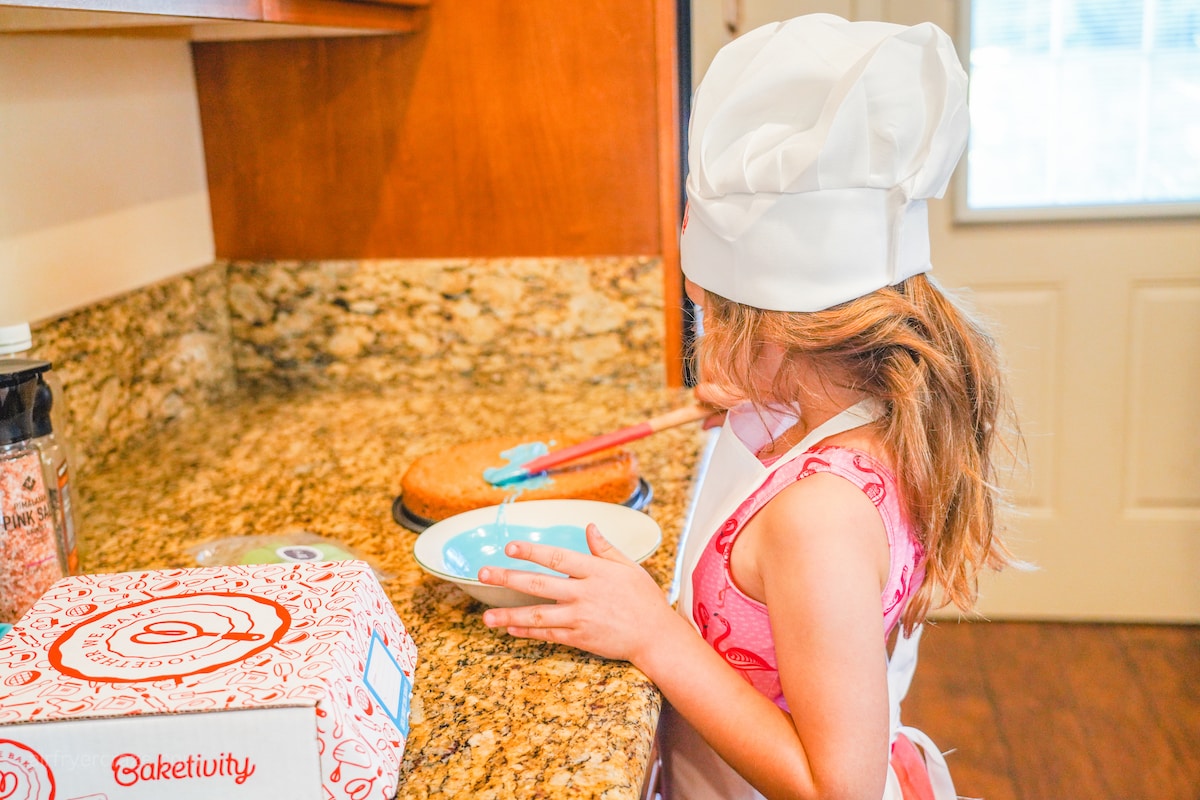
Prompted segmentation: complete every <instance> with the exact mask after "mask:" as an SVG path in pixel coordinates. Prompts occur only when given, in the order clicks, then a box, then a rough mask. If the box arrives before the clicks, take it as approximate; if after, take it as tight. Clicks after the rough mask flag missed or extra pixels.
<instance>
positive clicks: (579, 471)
mask: <svg viewBox="0 0 1200 800" xmlns="http://www.w3.org/2000/svg"><path fill="white" fill-rule="evenodd" d="M529 441H530V437H525V438H518V437H513V436H506V437H499V438H495V439H482V440H480V441H476V442H467V443H465V444H460V445H456V446H454V447H449V448H447V449H445V450H441V451H438V452H436V453H429V454H427V455H424V456H421V457H420V458H418V459H417V460H416V461H414V462H413V463H412V466H410V467H409V468H408V471H407V472H405V473H404V478H403V479H402V480H401V482H400V491H401V494H400V499H401V502H402V503H403V504H404V507H405V509H406V510H407V511H408V512H409V513H410V514H411V515H413V516H414V517H418V518H420V519H423V520H428V521H430V522H437V521H439V520H443V519H446V518H447V517H452V516H454V515H455V514H461V513H462V512H464V511H470V510H472V509H475V508H483V507H484V506H494V505H498V504H500V503H503V502H504V501H505V500H507V499H509V498H510V497H513V496H514V495H516V497H515V501H516V502H521V501H524V500H550V499H562V498H570V499H577V500H601V501H604V502H607V503H625V502H627V501H628V500H629V499H630V498H632V497H633V496H634V495H635V494H636V493H637V491H638V472H637V457H636V456H634V454H633V453H631V452H630V451H628V450H625V449H624V448H613V449H611V450H605V451H603V452H600V453H595V454H593V455H591V456H585V457H583V458H580V459H577V460H575V461H571V462H569V463H567V464H563V465H562V466H561V467H556V468H554V469H551V470H549V471H548V472H547V473H546V476H545V478H543V479H538V480H534V481H531V482H528V483H526V482H516V483H511V484H506V485H503V486H493V485H492V484H490V483H488V482H487V481H486V480H484V478H483V471H484V470H485V469H488V468H489V467H503V466H506V465H507V463H508V460H507V459H506V458H505V457H504V456H503V455H502V454H503V453H505V452H507V451H510V450H512V449H513V448H516V447H518V446H520V445H522V444H526V443H528V442H529ZM543 441H546V442H554V443H555V444H554V445H553V449H560V448H561V447H566V446H568V445H570V444H574V442H573V441H571V440H563V439H561V438H553V437H552V438H547V439H544V440H543Z"/></svg>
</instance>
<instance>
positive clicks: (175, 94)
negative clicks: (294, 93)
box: [0, 36, 214, 325]
mask: <svg viewBox="0 0 1200 800" xmlns="http://www.w3.org/2000/svg"><path fill="white" fill-rule="evenodd" d="M213 258H214V247H213V234H212V219H211V215H210V212H209V202H208V186H207V180H206V177H205V171H204V148H203V143H202V140H201V135H200V115H199V109H198V106H197V101H196V88H195V79H194V77H193V74H192V62H191V52H190V50H189V47H188V43H187V42H186V41H176V40H153V39H130V38H116V37H112V38H101V37H97V38H92V37H74V36H3V37H0V325H6V324H12V323H15V322H22V321H30V322H36V321H38V320H42V319H46V318H49V317H55V316H58V315H61V314H63V313H64V312H67V311H70V310H72V309H75V308H78V307H81V306H84V305H87V304H90V303H93V302H95V301H97V300H102V299H104V298H108V297H112V296H114V295H117V294H120V293H123V292H126V291H129V290H131V289H135V288H138V287H140V286H145V285H147V284H151V283H154V282H156V281H159V280H162V279H164V278H168V277H171V276H173V275H177V274H180V273H183V272H187V271H189V270H191V269H195V268H197V267H200V266H204V265H205V264H209V263H211V262H212V261H213Z"/></svg>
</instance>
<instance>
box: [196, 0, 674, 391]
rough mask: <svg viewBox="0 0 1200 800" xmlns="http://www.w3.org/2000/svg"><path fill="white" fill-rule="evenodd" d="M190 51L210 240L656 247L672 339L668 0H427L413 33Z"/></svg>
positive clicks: (222, 250) (292, 253) (299, 245)
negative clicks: (202, 146) (423, 19)
mask: <svg viewBox="0 0 1200 800" xmlns="http://www.w3.org/2000/svg"><path fill="white" fill-rule="evenodd" d="M192 51H193V59H194V63H195V69H196V80H197V89H198V96H199V101H200V113H201V120H202V127H203V133H204V143H205V154H206V159H207V168H208V181H209V192H210V196H211V201H212V211H213V228H214V234H215V237H216V247H217V254H218V255H219V256H222V257H227V258H237V259H272V258H305V259H350V258H425V257H511V256H596V255H641V254H644V255H650V256H661V257H662V259H663V262H664V282H665V283H664V286H665V288H666V301H667V307H668V319H667V329H668V332H669V333H668V348H669V349H670V350H671V351H672V353H673V354H672V356H671V358H672V359H674V358H677V356H676V355H675V353H677V352H678V350H679V347H678V341H679V331H680V325H681V323H680V320H679V318H678V317H679V312H678V307H679V301H680V295H681V286H680V278H679V271H678V244H677V235H678V221H679V212H680V207H679V206H680V200H679V198H680V190H679V172H680V167H679V138H678V137H679V121H678V119H677V108H678V98H677V86H676V52H677V47H676V25H675V0H608V2H603V3H564V2H561V0H520V2H513V0H437V2H435V3H433V4H432V5H431V6H430V7H429V8H428V18H427V21H426V23H425V24H424V25H423V26H422V27H421V28H420V29H419V30H418V31H416V32H415V33H414V34H412V35H408V36H385V37H358V38H343V39H313V40H289V41H279V42H211V43H210V42H204V43H195V44H193V45H192ZM668 374H670V375H673V376H674V375H678V374H680V368H679V365H678V362H675V363H669V364H668Z"/></svg>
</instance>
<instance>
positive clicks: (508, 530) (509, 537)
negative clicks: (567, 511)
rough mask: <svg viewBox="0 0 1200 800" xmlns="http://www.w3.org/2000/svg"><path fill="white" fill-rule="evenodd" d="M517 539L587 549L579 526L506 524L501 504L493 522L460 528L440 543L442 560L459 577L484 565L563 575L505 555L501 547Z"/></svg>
mask: <svg viewBox="0 0 1200 800" xmlns="http://www.w3.org/2000/svg"><path fill="white" fill-rule="evenodd" d="M505 505H507V503H506V504H505ZM516 541H522V542H537V543H539V544H548V545H551V546H553V547H565V548H567V549H568V550H574V551H576V552H579V553H587V552H588V545H587V533H586V532H585V531H584V529H583V528H581V527H579V526H578V525H550V526H537V527H534V526H530V525H509V524H508V523H507V522H506V521H505V520H504V506H501V507H500V513H499V514H498V515H497V517H496V521H495V522H489V523H487V524H485V525H480V526H478V527H476V528H473V529H471V530H467V531H463V532H462V533H460V534H458V535H457V536H454V537H453V538H451V539H450V540H449V541H447V542H446V544H444V545H442V562H443V563H444V564H445V565H446V569H447V571H449V572H450V573H451V574H453V575H457V576H458V577H460V578H474V577H476V576H477V575H478V574H479V570H480V569H482V568H483V567H504V568H506V569H520V570H525V571H527V572H541V573H543V574H546V575H561V574H562V573H560V572H555V571H554V570H552V569H548V568H546V567H543V566H541V565H540V564H534V563H533V562H530V561H522V560H521V559H517V558H510V557H509V556H506V555H505V554H504V546H505V545H506V544H508V543H509V542H516Z"/></svg>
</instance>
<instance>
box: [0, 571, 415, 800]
mask: <svg viewBox="0 0 1200 800" xmlns="http://www.w3.org/2000/svg"><path fill="white" fill-rule="evenodd" d="M416 659H417V653H416V648H415V647H414V646H413V642H412V639H411V638H410V637H409V635H408V633H407V631H405V629H404V625H403V624H402V623H401V622H400V619H399V617H397V615H396V612H395V609H394V608H393V607H392V604H391V602H390V601H389V600H388V598H387V595H386V594H385V593H384V591H383V587H381V586H380V585H379V582H378V580H376V578H375V575H374V573H373V572H372V571H371V568H370V566H368V565H367V564H365V563H363V562H361V561H331V562H322V563H294V564H265V565H260V566H229V567H206V568H201V569H179V570H162V571H154V572H137V573H122V574H113V575H81V576H75V577H70V578H65V579H64V580H61V581H59V582H58V583H56V584H54V586H52V587H51V588H50V590H49V591H48V592H46V594H45V595H43V597H42V598H41V599H40V600H39V601H38V602H37V603H36V604H35V605H34V606H33V608H32V609H30V610H29V612H28V613H27V614H26V615H25V616H24V617H22V618H21V620H20V622H18V623H17V625H16V626H15V627H14V628H13V630H12V631H11V632H10V633H9V634H8V635H7V636H5V637H4V638H2V639H0V798H3V800H76V799H77V798H78V799H79V800H83V799H84V798H86V800H105V798H110V799H111V800H117V799H118V798H120V799H121V800H124V799H125V798H131V799H132V798H164V797H171V798H183V799H184V800H190V799H191V798H255V799H256V800H259V799H262V798H287V799H288V800H307V798H312V800H330V798H350V799H351V800H366V799H367V798H391V797H394V796H395V793H396V788H397V780H398V776H399V772H400V763H401V757H402V755H403V753H404V744H405V740H406V739H407V736H408V712H409V703H410V700H411V696H412V677H413V670H414V668H415V667H416Z"/></svg>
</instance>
